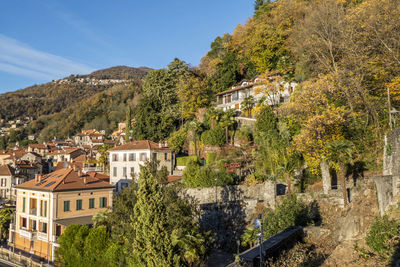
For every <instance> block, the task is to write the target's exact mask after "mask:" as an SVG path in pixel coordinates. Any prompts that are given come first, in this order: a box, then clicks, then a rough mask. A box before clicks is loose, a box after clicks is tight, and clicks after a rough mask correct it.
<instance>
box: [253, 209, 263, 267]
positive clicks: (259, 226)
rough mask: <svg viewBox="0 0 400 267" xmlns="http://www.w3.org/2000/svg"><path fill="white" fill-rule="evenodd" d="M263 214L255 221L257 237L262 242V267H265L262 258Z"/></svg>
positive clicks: (261, 258)
mask: <svg viewBox="0 0 400 267" xmlns="http://www.w3.org/2000/svg"><path fill="white" fill-rule="evenodd" d="M262 226H263V223H262V214H261V213H260V214H258V217H257V218H255V219H254V229H258V233H257V236H258V238H259V240H260V267H262V266H263V263H262V262H263V257H262V243H263V235H262V234H263V233H262Z"/></svg>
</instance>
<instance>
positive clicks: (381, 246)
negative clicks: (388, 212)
mask: <svg viewBox="0 0 400 267" xmlns="http://www.w3.org/2000/svg"><path fill="white" fill-rule="evenodd" d="M399 226H400V224H399V222H397V221H396V220H392V219H389V218H388V217H387V216H383V217H379V218H376V220H375V221H374V223H373V224H372V225H371V227H370V229H369V231H368V233H367V237H366V239H365V240H366V243H367V245H368V246H369V247H370V248H371V249H372V250H373V251H374V252H375V253H377V254H378V255H379V257H380V258H381V259H383V260H389V259H390V257H391V256H392V255H393V254H394V252H395V250H396V246H398V242H399V240H398V239H399V236H400V230H399Z"/></svg>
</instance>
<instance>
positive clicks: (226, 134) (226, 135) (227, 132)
mask: <svg viewBox="0 0 400 267" xmlns="http://www.w3.org/2000/svg"><path fill="white" fill-rule="evenodd" d="M225 143H226V144H227V145H229V129H228V126H225Z"/></svg>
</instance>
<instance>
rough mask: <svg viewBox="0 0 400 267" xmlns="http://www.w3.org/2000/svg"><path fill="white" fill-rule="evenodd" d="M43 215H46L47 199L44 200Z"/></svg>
mask: <svg viewBox="0 0 400 267" xmlns="http://www.w3.org/2000/svg"><path fill="white" fill-rule="evenodd" d="M44 217H47V200H45V201H44Z"/></svg>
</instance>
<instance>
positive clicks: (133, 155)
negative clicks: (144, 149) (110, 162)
mask: <svg viewBox="0 0 400 267" xmlns="http://www.w3.org/2000/svg"><path fill="white" fill-rule="evenodd" d="M129 161H136V153H130V154H129Z"/></svg>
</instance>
